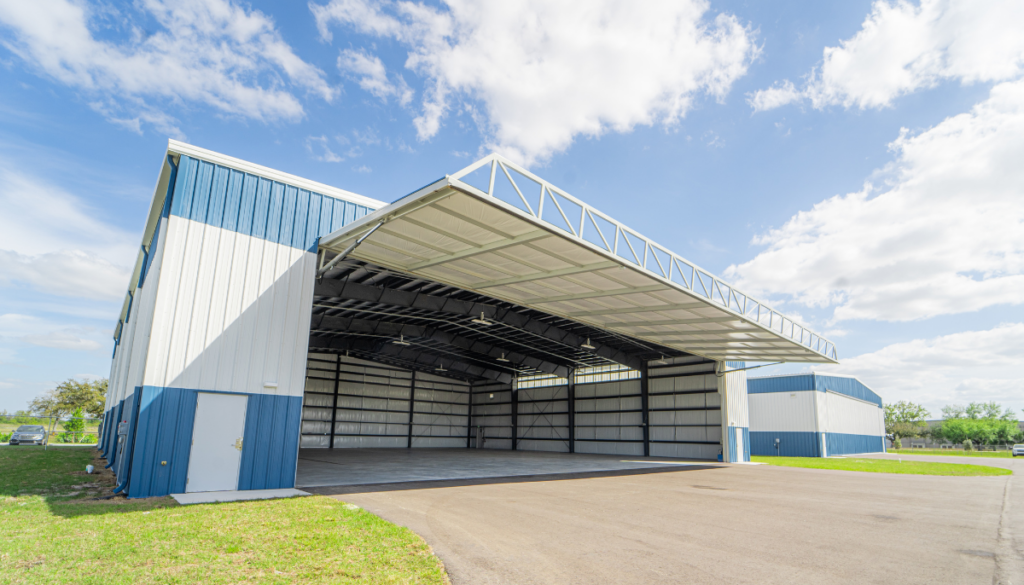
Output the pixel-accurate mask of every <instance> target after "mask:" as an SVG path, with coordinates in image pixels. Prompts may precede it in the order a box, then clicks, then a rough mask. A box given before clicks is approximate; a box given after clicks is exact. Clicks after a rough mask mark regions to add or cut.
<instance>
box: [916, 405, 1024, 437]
mask: <svg viewBox="0 0 1024 585" xmlns="http://www.w3.org/2000/svg"><path fill="white" fill-rule="evenodd" d="M942 415H943V418H944V419H945V420H943V421H942V424H941V425H939V426H938V427H936V428H935V429H934V430H933V431H932V435H933V436H934V437H936V438H937V439H945V440H946V441H949V442H950V443H965V442H966V441H970V442H971V443H973V444H975V445H991V444H993V443H1013V442H1014V441H1017V440H1019V438H1020V437H1021V435H1022V433H1021V430H1020V427H1018V426H1017V420H1016V419H1017V417H1016V415H1014V413H1013V410H1012V409H1009V408H1005V409H1004V408H1003V407H1002V406H1000V405H999V403H997V402H972V403H970V404H968V405H967V406H966V407H963V406H958V405H949V406H945V407H943V409H942Z"/></svg>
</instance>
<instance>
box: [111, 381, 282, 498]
mask: <svg viewBox="0 0 1024 585" xmlns="http://www.w3.org/2000/svg"><path fill="white" fill-rule="evenodd" d="M199 392H208V390H192V389H187V388H162V387H158V386H145V387H144V388H142V389H140V395H141V402H140V408H139V416H138V424H137V428H138V433H137V436H136V440H135V443H134V448H133V449H132V450H131V457H130V458H125V459H126V460H127V459H131V463H132V465H131V474H130V475H131V481H130V482H129V485H128V497H130V498H149V497H154V496H166V495H168V494H173V493H182V492H184V491H185V486H186V482H187V480H188V462H189V456H190V452H191V447H192V430H193V428H192V426H193V424H194V422H195V414H196V404H197V401H198V394H199ZM248 397H249V400H248V406H247V408H246V418H245V434H244V438H243V443H242V444H243V448H242V460H241V464H240V468H239V474H238V489H240V490H255V489H274V488H287V487H293V486H294V485H295V466H296V463H297V461H298V441H299V425H300V424H301V418H302V398H301V397H299V396H273V395H269V394H249V395H248ZM162 461H166V462H167V465H162V464H161V462H162Z"/></svg>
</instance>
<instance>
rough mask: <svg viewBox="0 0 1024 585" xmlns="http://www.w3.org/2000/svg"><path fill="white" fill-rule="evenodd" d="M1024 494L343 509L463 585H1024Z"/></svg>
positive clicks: (824, 476) (861, 478) (595, 494)
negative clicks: (381, 523)
mask: <svg viewBox="0 0 1024 585" xmlns="http://www.w3.org/2000/svg"><path fill="white" fill-rule="evenodd" d="M958 459H959V458H958ZM939 460H941V461H955V460H957V459H953V458H945V457H943V458H941V459H939ZM962 462H965V463H977V464H991V465H999V466H1006V467H1010V468H1012V469H1014V470H1015V472H1016V474H1020V472H1021V471H1022V470H1024V461H1021V460H1020V459H1017V460H998V459H993V460H980V459H969V460H966V461H962ZM464 483H465V482H464ZM1022 483H1024V482H1021V481H1019V480H1018V478H1016V477H1015V476H1003V477H973V478H962V477H930V476H911V475H906V476H904V475H887V474H873V473H856V472H841V471H822V470H810V469H795V468H782V467H769V466H763V465H762V466H752V465H729V466H722V467H719V468H712V469H707V468H705V469H692V470H680V471H672V472H662V473H649V474H633V475H623V476H612V477H596V478H586V479H561V480H557V481H519V482H514V483H503V482H486V481H485V482H482V483H481V484H479V485H458V486H451V485H447V484H443V483H439V484H430V483H420V484H409V485H407V486H404V488H405V489H397V487H401V486H396V487H377V488H364V489H365V490H366V491H363V492H361V493H360V492H358V491H356V492H354V493H345V494H342V495H337V496H334V497H337V498H339V499H342V500H345V501H347V502H351V503H354V504H357V505H359V506H362V507H364V508H366V509H367V510H370V511H372V512H374V513H376V514H379V515H380V516H383V517H384V518H386V519H388V520H391V521H393V522H396V523H398V524H402V525H405V526H408V527H410V528H412V529H413V530H415V531H416V532H417V533H419V534H420V535H422V536H423V537H424V538H425V539H426V540H427V542H428V543H430V545H431V546H432V547H433V548H434V550H435V552H436V553H437V554H438V555H439V556H440V557H441V559H442V560H443V561H444V563H445V565H446V567H447V568H448V571H449V573H450V575H451V577H452V579H453V581H454V583H455V584H456V585H460V584H474V585H477V584H488V583H515V584H520V585H522V584H532V583H570V584H591V583H759V584H764V583H809V584H810V583H813V584H832V583H886V584H889V583H901V584H910V583H922V584H924V583H928V584H935V583H970V584H975V583H986V584H987V583H1002V584H1004V585H1006V584H1011V583H1012V584H1014V585H1021V584H1024V485H1022ZM349 489H350V490H358V489H361V488H349Z"/></svg>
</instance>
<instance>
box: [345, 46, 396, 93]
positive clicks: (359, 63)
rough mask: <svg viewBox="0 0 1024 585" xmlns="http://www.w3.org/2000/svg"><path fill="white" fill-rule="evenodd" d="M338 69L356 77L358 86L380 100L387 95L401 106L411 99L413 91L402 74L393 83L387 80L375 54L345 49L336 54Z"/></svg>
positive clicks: (383, 68)
mask: <svg viewBox="0 0 1024 585" xmlns="http://www.w3.org/2000/svg"><path fill="white" fill-rule="evenodd" d="M338 69H341V70H342V71H345V72H348V73H350V74H352V75H354V76H355V77H357V78H358V83H359V87H361V88H362V89H363V90H364V91H366V92H368V93H370V94H371V95H373V96H374V97H376V98H377V99H379V100H381V101H382V102H387V101H388V98H389V97H393V98H395V99H397V100H398V103H399V104H401V105H403V106H405V105H408V104H409V102H411V101H412V98H413V95H414V94H413V91H412V89H411V88H410V87H409V85H408V84H406V83H405V80H404V79H402V76H401V75H399V76H397V81H396V82H394V83H392V82H391V81H388V73H387V69H386V68H385V67H384V63H383V62H382V61H381V60H380V57H377V56H376V55H370V54H368V53H366V52H365V51H354V50H352V49H345V50H344V51H342V52H341V55H339V56H338Z"/></svg>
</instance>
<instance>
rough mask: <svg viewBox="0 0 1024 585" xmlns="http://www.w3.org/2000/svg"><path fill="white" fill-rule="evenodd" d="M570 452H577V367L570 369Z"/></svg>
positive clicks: (568, 386) (568, 385)
mask: <svg viewBox="0 0 1024 585" xmlns="http://www.w3.org/2000/svg"><path fill="white" fill-rule="evenodd" d="M568 380H569V383H568V384H567V385H566V386H567V388H568V395H569V452H570V453H575V452H576V368H571V369H570V370H569V377H568Z"/></svg>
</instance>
